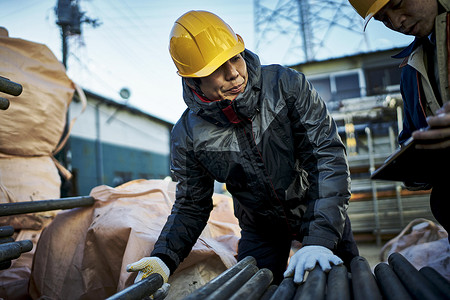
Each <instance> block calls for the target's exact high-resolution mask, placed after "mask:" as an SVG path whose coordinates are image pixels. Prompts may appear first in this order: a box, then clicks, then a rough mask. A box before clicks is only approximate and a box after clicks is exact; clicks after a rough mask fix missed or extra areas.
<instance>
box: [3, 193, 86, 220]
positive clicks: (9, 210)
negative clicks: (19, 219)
mask: <svg viewBox="0 0 450 300" xmlns="http://www.w3.org/2000/svg"><path fill="white" fill-rule="evenodd" d="M94 202H95V199H94V198H93V197H90V196H81V197H71V198H61V199H52V200H40V201H27V202H14V203H0V216H1V217H3V216H12V215H19V214H27V213H34V212H42V211H49V210H56V209H70V208H75V207H80V206H91V205H92V204H94Z"/></svg>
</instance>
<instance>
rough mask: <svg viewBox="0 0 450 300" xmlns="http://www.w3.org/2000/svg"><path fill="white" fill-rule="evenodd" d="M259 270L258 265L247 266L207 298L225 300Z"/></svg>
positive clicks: (208, 299) (207, 299) (209, 299)
mask: <svg viewBox="0 0 450 300" xmlns="http://www.w3.org/2000/svg"><path fill="white" fill-rule="evenodd" d="M256 272H258V267H257V266H255V265H252V264H249V265H247V266H245V268H244V269H242V270H241V271H239V273H237V274H236V275H235V276H233V278H231V279H229V280H228V281H227V282H225V283H224V284H223V285H222V286H221V287H219V288H218V289H216V290H215V291H214V292H213V293H212V294H210V295H209V296H208V297H206V300H225V299H228V298H230V297H231V296H232V295H233V294H234V293H235V292H236V291H237V290H239V289H240V288H241V287H242V286H243V285H244V284H245V283H246V282H247V281H248V280H249V279H250V278H251V277H252V276H253V275H255V274H256Z"/></svg>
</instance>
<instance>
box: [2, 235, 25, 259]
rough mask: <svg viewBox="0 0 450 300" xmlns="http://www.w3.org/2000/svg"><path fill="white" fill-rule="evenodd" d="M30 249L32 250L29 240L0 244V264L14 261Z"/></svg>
mask: <svg viewBox="0 0 450 300" xmlns="http://www.w3.org/2000/svg"><path fill="white" fill-rule="evenodd" d="M31 249H33V243H32V242H31V241H30V240H23V241H17V242H12V243H6V244H0V262H4V261H8V260H11V259H16V258H18V257H19V256H20V254H22V253H24V252H28V251H31Z"/></svg>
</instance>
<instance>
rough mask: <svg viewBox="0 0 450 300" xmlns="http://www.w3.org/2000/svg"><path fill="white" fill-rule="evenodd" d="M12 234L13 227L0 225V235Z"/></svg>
mask: <svg viewBox="0 0 450 300" xmlns="http://www.w3.org/2000/svg"><path fill="white" fill-rule="evenodd" d="M13 234H14V227H12V226H11V225H6V226H0V237H7V236H12V235H13Z"/></svg>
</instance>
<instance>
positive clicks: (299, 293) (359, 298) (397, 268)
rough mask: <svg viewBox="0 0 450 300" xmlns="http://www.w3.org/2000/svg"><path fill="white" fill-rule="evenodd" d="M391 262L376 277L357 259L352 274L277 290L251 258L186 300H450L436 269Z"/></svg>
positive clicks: (339, 272) (336, 270) (340, 270)
mask: <svg viewBox="0 0 450 300" xmlns="http://www.w3.org/2000/svg"><path fill="white" fill-rule="evenodd" d="M388 260H389V264H387V263H379V264H378V265H377V266H376V267H375V269H374V272H372V270H371V268H370V266H369V263H368V262H367V260H366V259H365V258H364V257H362V256H357V257H355V258H353V260H352V261H351V263H350V270H349V271H350V272H348V270H347V268H346V267H345V266H343V265H340V266H333V267H332V268H331V271H330V272H328V273H325V272H324V271H322V269H321V267H320V266H318V265H317V266H316V267H315V268H314V269H313V270H311V271H309V272H308V274H307V276H306V279H305V281H304V282H303V283H301V284H296V283H294V281H293V278H285V279H284V280H283V281H282V282H281V283H280V284H279V285H278V286H277V285H273V284H272V285H270V284H271V281H272V273H271V272H270V271H269V270H268V269H260V270H259V269H258V268H257V267H256V260H255V259H254V258H253V257H247V258H245V259H244V260H242V261H241V262H239V263H238V264H236V265H235V266H233V267H232V268H230V269H228V270H227V271H225V272H224V273H222V274H221V275H219V276H218V277H216V278H215V279H213V280H212V281H210V282H209V283H207V284H206V285H205V286H203V287H201V288H199V289H198V290H196V291H194V292H193V293H192V294H190V295H188V296H187V297H185V298H184V300H193V299H233V300H235V299H245V300H256V299H259V300H298V299H301V300H304V299H312V300H322V299H326V300H334V299H343V300H346V299H348V300H350V299H354V300H372V299H373V300H381V299H402V300H403V299H450V283H449V282H448V281H447V280H446V279H445V278H444V277H443V276H442V275H440V274H439V273H438V272H436V271H435V270H434V269H432V268H430V267H424V268H422V269H421V270H420V271H419V270H417V269H416V268H414V266H412V264H411V263H409V262H408V261H407V260H406V259H405V258H404V257H403V256H402V255H401V254H399V253H393V254H391V255H390V256H389V259H388Z"/></svg>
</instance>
